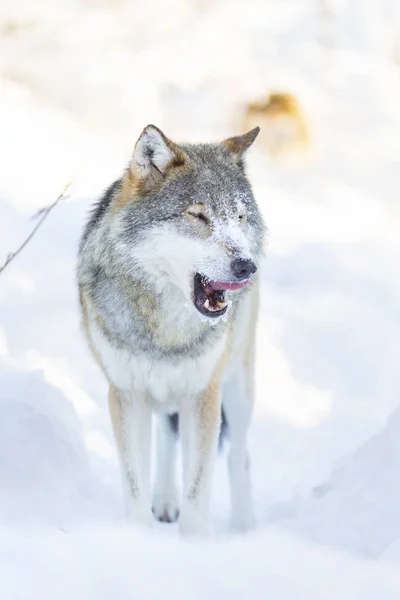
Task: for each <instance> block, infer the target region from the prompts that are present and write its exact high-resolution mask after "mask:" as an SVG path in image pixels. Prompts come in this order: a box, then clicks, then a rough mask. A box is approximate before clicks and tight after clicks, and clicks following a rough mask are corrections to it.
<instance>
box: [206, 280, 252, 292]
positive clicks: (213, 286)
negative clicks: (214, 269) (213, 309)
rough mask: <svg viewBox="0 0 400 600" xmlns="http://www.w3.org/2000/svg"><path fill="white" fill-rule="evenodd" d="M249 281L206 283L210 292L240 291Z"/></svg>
mask: <svg viewBox="0 0 400 600" xmlns="http://www.w3.org/2000/svg"><path fill="white" fill-rule="evenodd" d="M249 281H250V279H244V280H243V281H235V282H233V281H232V282H228V281H226V282H225V281H209V282H208V283H207V289H210V290H240V288H242V287H244V286H245V285H247V284H248V283H249Z"/></svg>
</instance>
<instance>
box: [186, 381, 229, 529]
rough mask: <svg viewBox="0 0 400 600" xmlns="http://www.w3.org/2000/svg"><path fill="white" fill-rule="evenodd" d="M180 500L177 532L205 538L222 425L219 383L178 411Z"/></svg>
mask: <svg viewBox="0 0 400 600" xmlns="http://www.w3.org/2000/svg"><path fill="white" fill-rule="evenodd" d="M180 418H181V435H182V454H183V477H184V481H183V485H184V489H183V500H182V508H181V515H180V521H179V523H180V530H181V533H182V534H184V535H207V534H208V531H209V524H208V513H209V503H210V495H211V485H212V477H213V471H214V463H215V457H216V453H217V446H218V435H219V429H220V424H221V401H220V389H219V381H218V382H212V383H211V384H210V385H209V386H208V388H206V390H205V391H204V392H203V393H202V394H201V395H200V396H199V397H197V398H196V399H195V401H193V400H192V401H190V400H189V399H188V400H187V403H184V404H183V406H182V408H181V413H180Z"/></svg>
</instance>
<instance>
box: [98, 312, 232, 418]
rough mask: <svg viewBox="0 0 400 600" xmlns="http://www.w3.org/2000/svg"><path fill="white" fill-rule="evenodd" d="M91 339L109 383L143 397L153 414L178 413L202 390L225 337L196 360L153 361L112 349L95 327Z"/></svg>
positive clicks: (193, 358)
mask: <svg viewBox="0 0 400 600" xmlns="http://www.w3.org/2000/svg"><path fill="white" fill-rule="evenodd" d="M89 331H90V336H91V339H92V342H93V345H94V347H95V349H96V352H97V353H98V355H99V357H100V359H101V363H102V365H103V368H104V370H105V371H106V373H107V376H108V378H109V380H110V381H111V382H112V383H113V384H114V385H115V387H117V388H118V389H120V390H123V391H126V392H128V393H131V394H133V395H137V394H139V395H143V396H144V397H145V399H146V401H147V402H149V403H150V404H151V405H152V407H153V408H154V409H155V410H163V411H167V412H170V411H173V410H177V408H178V406H179V403H180V402H181V401H182V399H184V398H185V397H189V396H193V395H196V394H197V393H199V392H200V391H201V390H203V389H205V388H206V387H207V385H208V383H209V381H210V379H211V377H212V375H213V373H214V370H215V367H216V365H217V363H218V359H219V357H220V356H221V354H222V353H223V350H224V346H225V337H224V336H223V337H222V338H221V339H219V340H218V342H217V343H215V344H214V345H212V346H211V347H210V346H209V347H208V348H207V350H206V351H205V352H204V353H203V354H201V355H199V356H197V357H184V358H179V359H174V360H167V359H156V358H152V357H151V356H149V355H148V354H145V353H136V354H133V353H131V352H129V351H128V350H125V349H119V348H115V347H114V346H113V345H111V344H110V342H109V341H108V340H107V338H106V337H105V336H104V335H103V333H102V331H101V330H100V329H99V328H98V326H97V324H96V323H94V322H92V323H91V325H90V327H89Z"/></svg>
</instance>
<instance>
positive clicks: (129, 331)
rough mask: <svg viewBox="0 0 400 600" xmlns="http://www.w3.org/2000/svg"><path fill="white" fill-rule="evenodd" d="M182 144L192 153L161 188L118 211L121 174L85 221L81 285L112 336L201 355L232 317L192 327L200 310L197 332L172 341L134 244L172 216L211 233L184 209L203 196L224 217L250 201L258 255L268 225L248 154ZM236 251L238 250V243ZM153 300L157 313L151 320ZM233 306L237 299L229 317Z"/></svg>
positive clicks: (119, 342) (167, 351) (181, 231)
mask: <svg viewBox="0 0 400 600" xmlns="http://www.w3.org/2000/svg"><path fill="white" fill-rule="evenodd" d="M179 148H180V149H181V150H182V151H183V152H184V154H185V156H186V161H185V165H184V166H182V167H181V166H177V167H176V168H174V169H171V172H168V173H167V174H166V175H165V176H163V180H162V181H161V182H160V185H159V186H157V187H156V188H155V190H154V191H150V192H145V193H143V194H142V196H141V197H136V198H135V199H133V198H132V201H130V202H128V203H127V204H126V205H125V206H123V207H122V208H121V210H120V211H119V212H118V214H113V212H112V207H113V202H115V201H116V199H117V198H118V196H119V194H120V191H121V186H122V178H121V179H120V180H118V181H116V182H115V183H114V184H113V185H112V186H111V187H110V188H109V189H108V190H107V191H106V193H105V194H104V196H103V198H102V199H101V200H100V201H99V202H98V203H97V204H96V205H95V207H94V210H93V213H92V215H91V218H90V219H89V221H88V223H87V225H86V228H85V231H84V234H83V236H82V240H81V244H80V248H79V260H78V283H79V288H80V291H81V292H83V293H85V294H86V295H88V296H89V297H90V298H91V301H92V302H93V304H94V306H95V308H96V310H97V311H98V314H99V315H101V317H102V319H103V320H104V322H105V324H106V329H107V331H106V333H107V336H108V337H109V339H110V341H112V342H113V344H114V345H115V346H116V347H119V348H126V349H129V351H130V352H132V353H143V352H144V353H148V354H149V355H150V356H152V357H154V358H157V359H164V360H168V361H176V360H179V358H180V357H182V356H193V357H194V356H198V355H200V354H201V353H202V352H204V349H205V347H206V345H207V344H213V343H215V341H216V340H217V339H218V338H219V337H220V335H221V334H222V333H223V331H224V330H225V329H226V327H227V326H228V323H227V322H226V321H221V322H219V323H218V324H217V325H216V326H213V327H211V326H210V325H209V324H208V323H204V322H201V321H200V319H197V321H196V323H194V324H193V327H192V325H191V323H190V319H192V320H193V317H190V318H188V326H189V324H190V327H192V329H191V330H190V335H189V333H188V334H187V335H186V334H185V335H184V336H183V337H182V336H180V335H179V332H178V334H177V336H176V340H172V342H170V343H169V344H166V343H165V342H164V340H163V336H162V333H161V329H162V328H161V321H162V319H163V297H162V296H163V294H160V293H159V292H158V291H157V290H156V289H155V286H154V285H153V283H152V282H151V281H150V280H149V279H148V278H147V277H146V273H145V272H144V271H143V269H142V268H141V267H140V266H138V265H137V264H135V263H134V262H132V261H131V260H130V259H129V250H130V249H131V248H133V247H134V246H135V245H136V244H139V243H140V242H141V241H143V239H145V238H146V235H147V234H148V233H149V232H150V231H151V230H153V229H154V228H157V227H158V226H160V225H161V224H163V223H165V222H168V223H170V224H171V226H172V227H173V228H174V230H175V231H176V235H180V236H188V237H191V238H193V237H194V236H198V237H202V238H204V234H203V233H202V232H201V231H198V230H196V228H194V227H193V226H192V225H191V223H190V222H188V220H187V219H186V218H185V217H184V216H183V215H184V211H185V210H186V209H187V208H188V207H189V206H190V205H191V204H195V203H203V204H204V205H205V207H206V209H207V210H211V211H213V212H214V214H216V215H217V216H218V217H219V218H221V219H224V218H225V217H227V216H232V215H235V214H236V213H237V202H238V200H240V201H241V202H242V203H243V205H244V206H245V207H246V211H247V223H246V225H245V227H246V230H247V231H249V232H250V231H251V233H252V236H251V237H252V239H253V240H254V242H253V247H252V248H251V251H252V255H253V256H254V257H255V259H258V258H259V257H260V256H261V254H262V247H263V238H264V231H265V228H264V224H263V220H262V217H261V215H260V212H259V209H258V207H257V205H256V203H255V200H254V197H253V193H252V190H251V186H250V184H249V182H248V180H247V178H246V175H245V171H244V167H243V163H242V161H241V160H237V158H235V157H234V156H233V154H232V153H231V152H230V151H229V150H228V149H227V148H226V147H225V146H223V145H222V144H200V145H181V146H179ZM156 175H157V174H156ZM157 176H158V175H157ZM159 176H160V178H161V177H162V174H160V175H159ZM230 251H231V252H232V255H235V252H236V249H235V248H231V249H230ZM248 287H250V286H248ZM168 293H171V294H175V295H176V302H177V305H179V303H181V304H182V303H183V299H182V298H181V296H180V294H179V290H178V289H175V288H174V286H173V284H171V287H170V288H169V290H168ZM244 293H246V292H245V290H241V291H239V292H235V299H234V303H236V304H237V302H238V301H239V299H240V297H241V296H242V295H243V294H244ZM148 307H151V314H152V316H153V320H154V322H153V324H152V326H151V327H150V326H149V317H148ZM234 312H235V308H234V307H233V309H232V310H231V311H230V313H229V318H232V315H233V314H234ZM194 319H195V320H196V318H194ZM159 325H160V327H159Z"/></svg>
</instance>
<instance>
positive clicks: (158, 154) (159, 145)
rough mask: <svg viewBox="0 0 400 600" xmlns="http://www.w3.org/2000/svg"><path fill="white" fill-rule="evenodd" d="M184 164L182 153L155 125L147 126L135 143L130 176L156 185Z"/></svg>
mask: <svg viewBox="0 0 400 600" xmlns="http://www.w3.org/2000/svg"><path fill="white" fill-rule="evenodd" d="M183 163H184V156H183V152H182V151H181V150H180V149H179V147H178V146H177V145H176V144H174V143H173V142H171V140H169V139H168V138H167V136H166V135H164V134H163V132H162V131H161V130H160V129H158V127H156V126H155V125H147V127H145V128H144V129H143V131H142V134H141V136H140V138H139V139H138V141H137V142H136V145H135V149H134V151H133V154H132V158H131V162H130V171H131V174H132V175H133V176H134V177H135V178H138V179H140V180H142V181H144V180H148V182H149V183H156V182H157V181H158V180H159V179H160V178H163V177H165V175H166V174H167V171H168V170H169V169H170V168H172V167H177V166H179V165H181V164H183Z"/></svg>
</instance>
